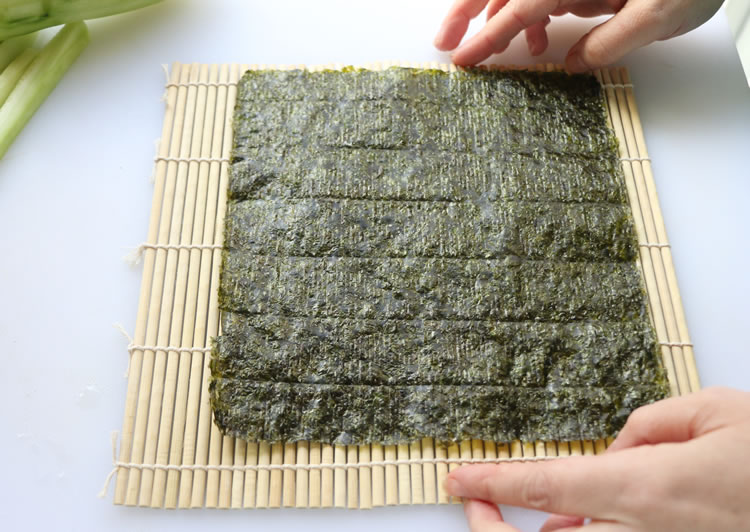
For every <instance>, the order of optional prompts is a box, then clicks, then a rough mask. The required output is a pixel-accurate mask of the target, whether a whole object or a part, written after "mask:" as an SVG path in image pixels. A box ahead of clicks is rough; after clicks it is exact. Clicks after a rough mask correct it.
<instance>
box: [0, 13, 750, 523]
mask: <svg viewBox="0 0 750 532" xmlns="http://www.w3.org/2000/svg"><path fill="white" fill-rule="evenodd" d="M449 3H450V1H449V0H441V1H429V0H425V1H405V0H402V1H382V0H381V1H378V2H352V1H321V0H317V1H315V2H309V1H303V0H298V1H287V2H270V1H268V2H249V1H243V0H234V1H229V0H223V1H211V2H207V1H205V0H204V1H201V0H182V1H177V0H171V1H167V2H165V3H164V4H162V5H160V6H157V7H154V8H149V9H148V10H147V11H142V12H140V13H132V14H127V15H124V16H121V17H117V18H111V19H106V20H101V21H95V22H92V23H91V24H90V28H91V34H92V43H91V45H90V47H89V48H88V49H87V50H86V51H85V52H84V53H83V55H82V56H81V58H80V59H79V61H78V62H77V63H76V64H75V65H74V66H73V68H72V70H71V71H70V72H69V73H68V74H67V75H66V77H65V78H64V79H63V81H62V82H61V83H60V85H59V87H58V88H57V89H56V90H55V91H54V93H53V94H52V95H51V97H50V98H49V99H48V100H47V102H45V103H44V105H43V106H42V108H41V109H40V110H39V112H38V113H37V115H36V116H35V117H34V118H33V119H32V121H31V122H30V123H29V125H28V126H27V127H26V129H25V130H24V131H23V133H22V134H21V136H20V137H19V138H18V139H17V141H16V143H15V144H14V146H12V148H11V150H10V151H9V152H8V154H7V156H6V157H5V159H4V160H3V161H1V162H0V228H2V232H0V249H2V253H3V256H2V259H0V302H2V305H0V353H2V355H1V356H2V358H1V360H2V364H3V370H2V372H0V457H2V458H1V459H2V464H3V468H2V474H0V479H2V480H1V481H0V523H2V524H1V525H0V527H2V528H3V529H4V530H17V529H20V528H21V527H23V528H24V529H29V530H43V529H45V528H49V529H55V530H151V529H159V530H179V531H181V532H187V531H190V530H205V529H207V528H208V527H211V529H228V528H229V527H242V529H257V530H326V531H330V532H333V531H336V530H342V531H343V530H346V531H351V530H358V531H362V532H364V531H367V530H392V531H394V532H395V531H397V530H404V531H410V532H411V531H414V530H417V529H420V528H424V529H428V530H435V531H438V530H441V531H442V530H464V529H465V528H466V525H465V523H464V520H463V515H462V511H461V508H460V507H458V506H449V507H393V508H384V509H376V510H373V511H369V512H354V511H342V510H310V511H304V510H259V511H254V510H248V511H232V512H229V511H215V510H214V511H211V510H193V511H164V510H148V509H139V508H123V507H115V506H113V505H112V503H111V490H110V494H109V498H108V500H101V499H97V498H96V493H97V492H98V491H99V489H100V487H101V485H102V482H103V481H104V478H105V476H106V475H107V473H108V472H109V471H110V469H111V449H110V436H109V435H110V431H111V430H113V429H119V427H120V424H121V422H122V413H123V407H124V402H125V389H126V381H125V379H124V378H123V372H124V371H125V368H126V365H127V353H126V350H125V348H126V344H127V340H126V339H125V338H124V337H122V336H121V334H120V333H119V332H118V331H117V330H116V329H115V328H114V327H113V324H114V323H115V322H119V323H121V324H122V325H123V326H124V327H125V328H126V329H127V330H130V331H132V330H133V328H134V323H135V313H136V304H137V298H138V291H139V286H140V278H141V272H140V270H139V269H133V268H131V267H129V266H128V265H127V264H126V263H125V262H124V261H123V260H122V257H123V256H124V255H125V254H126V253H127V252H128V251H129V250H130V249H132V248H133V247H135V246H137V245H138V244H139V243H140V242H142V241H143V239H144V238H145V235H146V230H147V223H148V215H149V210H150V208H151V195H152V185H151V184H150V181H149V176H150V174H151V170H152V164H153V157H154V153H155V146H154V140H155V139H156V138H157V137H158V136H159V134H160V131H161V124H162V119H163V111H164V108H163V103H162V102H161V101H160V98H161V96H162V92H163V86H164V83H165V78H164V73H163V71H162V68H161V66H160V65H161V64H164V63H171V62H173V61H183V62H216V63H224V62H232V61H236V62H248V63H269V64H270V63H277V64H283V63H294V64H299V63H307V64H319V63H329V62H341V63H345V64H362V63H365V62H368V61H377V60H387V59H404V60H411V61H434V60H437V61H447V60H448V56H447V55H445V54H442V53H440V52H438V51H436V50H435V49H434V48H433V47H432V44H431V43H432V38H433V36H434V33H435V31H436V30H437V28H438V25H439V22H440V20H441V18H442V16H443V14H444V12H445V11H446V10H447V8H448V5H449ZM590 25H591V22H586V21H577V20H573V19H567V18H566V19H563V20H560V21H556V22H555V23H553V25H552V26H550V33H551V36H550V40H551V47H550V48H551V50H550V51H549V52H548V53H547V54H546V55H545V56H543V57H542V60H543V61H545V62H560V61H562V59H563V58H564V53H565V52H564V51H565V49H567V47H568V46H569V45H571V44H572V43H573V42H574V41H575V40H576V38H577V35H579V34H580V33H581V32H582V31H583V30H584V29H585V28H587V27H589V26H590ZM476 27H477V26H476V25H475V26H474V29H476ZM497 61H498V62H505V63H509V64H510V63H516V64H525V63H528V62H530V61H529V58H528V57H527V56H526V54H525V52H524V49H523V45H522V43H521V42H516V43H515V44H514V45H513V46H512V47H511V48H510V50H509V51H508V52H506V54H505V55H504V56H501V57H500V58H499V59H497ZM532 62H533V61H532ZM623 64H626V65H627V66H628V67H630V70H631V73H632V77H633V81H634V83H635V87H636V88H635V91H636V99H637V101H638V104H639V107H640V113H641V117H642V120H643V127H644V129H645V133H646V138H647V142H648V147H649V151H650V154H651V157H652V159H653V168H654V174H655V176H656V184H657V189H658V191H659V193H660V197H661V205H662V208H663V211H664V216H665V220H666V226H667V230H668V232H669V236H670V239H671V242H672V245H673V251H674V260H675V264H676V270H677V275H678V278H679V283H680V287H681V290H682V296H683V299H684V302H685V309H686V312H687V319H688V324H689V326H690V331H691V334H692V339H693V342H694V343H695V345H696V353H697V360H698V367H699V371H700V374H701V377H702V379H703V383H704V385H729V386H734V387H739V388H743V389H746V390H748V389H750V348H749V347H748V345H749V344H748V341H747V332H748V325H750V319H748V311H747V306H748V302H749V301H750V281H748V275H747V271H748V264H749V263H750V252H749V251H748V243H750V239H749V238H748V236H747V232H748V230H749V229H750V206H748V199H749V198H750V170H749V168H750V166H749V165H748V152H750V89H749V88H748V86H747V83H746V81H745V79H744V76H743V74H742V70H741V67H740V63H739V60H738V58H737V53H736V50H735V49H734V48H733V45H732V42H731V38H730V34H729V30H728V26H727V23H726V19H725V17H724V14H723V13H720V14H719V15H717V16H716V17H714V19H712V20H711V21H710V22H709V23H708V24H706V25H704V26H703V27H702V28H700V29H699V30H697V31H695V32H693V33H691V34H689V35H687V36H684V37H681V38H678V39H674V40H672V41H667V42H664V43H657V44H654V45H652V46H649V47H647V48H645V49H642V50H639V51H637V52H634V53H633V54H631V55H630V56H629V57H628V58H626V60H625V61H624V63H623ZM506 517H509V518H510V520H511V521H513V522H515V523H516V524H517V525H519V526H520V527H521V528H522V529H523V530H535V529H537V528H538V526H539V524H540V523H541V521H542V516H541V514H537V513H533V512H528V511H524V510H513V509H511V510H508V511H507V512H506Z"/></svg>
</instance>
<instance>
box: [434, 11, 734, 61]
mask: <svg viewBox="0 0 750 532" xmlns="http://www.w3.org/2000/svg"><path fill="white" fill-rule="evenodd" d="M722 1H723V0H455V3H454V4H453V7H451V9H450V11H449V12H448V15H447V16H446V17H445V19H444V20H443V24H442V26H441V28H440V31H439V32H438V34H437V37H435V46H436V47H437V48H438V49H439V50H443V51H448V50H453V49H454V48H456V46H458V44H459V43H460V42H461V39H462V38H463V36H464V34H465V33H466V30H467V29H468V27H469V22H470V21H471V19H473V18H474V17H476V16H477V15H479V13H481V12H482V10H483V9H484V8H485V6H487V24H486V25H485V26H484V28H482V29H481V31H479V33H477V34H476V35H474V36H473V37H471V38H470V39H468V40H467V41H466V42H465V43H464V44H463V45H461V47H459V48H458V49H457V50H456V51H455V52H454V53H453V62H454V63H456V64H457V65H474V64H476V63H479V62H481V61H484V60H485V59H487V58H488V57H489V56H490V55H492V54H494V53H499V52H502V51H503V50H505V49H506V48H507V47H508V45H509V44H510V41H511V40H512V39H513V37H515V36H516V35H518V34H519V33H521V31H525V32H526V41H527V43H528V47H529V52H530V53H531V55H535V56H536V55H539V54H541V53H542V52H544V50H546V49H547V45H548V40H547V30H546V26H547V24H548V23H549V21H550V16H559V15H564V14H566V13H572V14H574V15H577V16H579V17H595V16H599V15H607V14H614V16H613V17H611V18H610V19H609V20H607V21H606V22H604V23H603V24H600V25H599V26H596V27H595V28H593V29H592V30H591V31H590V32H588V33H587V34H586V35H584V36H583V37H582V38H581V39H580V40H579V41H578V42H577V43H576V44H575V45H574V46H573V47H572V48H571V49H570V51H569V52H568V56H567V58H566V59H565V65H566V67H567V69H568V70H569V71H570V72H584V71H586V70H591V69H594V68H599V67H602V66H605V65H608V64H610V63H613V62H615V61H617V60H618V59H620V58H621V57H623V56H624V55H625V54H627V53H628V52H630V51H632V50H635V49H636V48H639V47H641V46H644V45H646V44H649V43H652V42H654V41H661V40H665V39H669V38H671V37H676V36H677V35H682V34H683V33H687V32H688V31H690V30H693V29H695V28H697V27H698V26H700V25H701V24H703V23H704V22H706V21H707V20H708V19H709V18H711V16H713V14H714V13H716V11H717V10H718V9H719V6H720V5H721V3H722Z"/></svg>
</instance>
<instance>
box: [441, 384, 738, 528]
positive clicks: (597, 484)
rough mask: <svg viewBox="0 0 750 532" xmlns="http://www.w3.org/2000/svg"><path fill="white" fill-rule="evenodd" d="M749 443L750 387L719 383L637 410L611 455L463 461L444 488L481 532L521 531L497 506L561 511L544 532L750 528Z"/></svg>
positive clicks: (614, 445)
mask: <svg viewBox="0 0 750 532" xmlns="http://www.w3.org/2000/svg"><path fill="white" fill-rule="evenodd" d="M748 450H750V393H747V392H740V391H736V390H730V389H725V388H710V389H707V390H704V391H702V392H699V393H695V394H691V395H687V396H683V397H677V398H672V399H665V400H663V401H659V402H657V403H654V404H652V405H648V406H644V407H641V408H639V409H637V410H635V411H634V412H633V413H632V414H631V415H630V417H629V418H628V421H627V423H626V424H625V426H624V427H623V429H622V431H620V434H619V436H617V439H616V440H615V441H614V442H613V443H612V445H610V447H609V449H608V450H607V452H606V453H604V454H602V455H598V456H580V457H571V458H564V459H560V460H550V461H546V462H535V463H526V464H522V463H517V462H516V463H506V464H497V465H489V464H487V465H469V466H463V467H460V468H458V469H456V470H455V471H453V472H452V473H451V474H450V475H448V478H447V479H446V482H445V489H446V491H447V492H448V493H450V494H451V495H455V496H460V497H465V498H467V499H472V500H467V501H466V503H465V506H464V509H465V512H466V516H467V518H468V521H469V527H470V528H471V530H472V532H489V531H494V532H503V531H507V532H511V531H515V530H516V529H515V528H513V527H512V526H510V525H508V524H506V523H504V522H503V519H502V515H501V514H500V511H499V510H498V508H497V506H496V505H495V504H509V505H512V506H522V507H525V508H532V509H536V510H543V511H547V512H552V513H554V514H556V515H552V516H551V517H550V518H549V519H548V520H547V522H546V523H545V524H544V526H543V527H542V529H541V530H542V532H550V531H553V530H556V531H558V532H562V531H563V530H564V531H566V532H567V531H573V530H586V531H589V530H590V531H592V532H593V531H621V532H624V531H659V532H664V531H669V530H679V531H684V530H690V531H693V532H701V531H717V530H732V531H735V532H736V531H743V530H745V531H748V530H750V494H749V493H748V490H747V487H748V486H750V466H749V465H748V463H747V461H746V457H747V453H748ZM484 501H491V502H484ZM584 517H589V518H591V519H592V521H591V523H590V524H586V525H584V524H583V523H584Z"/></svg>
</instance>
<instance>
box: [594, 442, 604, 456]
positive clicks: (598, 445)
mask: <svg viewBox="0 0 750 532" xmlns="http://www.w3.org/2000/svg"><path fill="white" fill-rule="evenodd" d="M606 450H607V442H606V441H605V440H604V439H599V440H596V441H594V453H595V454H603V453H604V452H605V451H606Z"/></svg>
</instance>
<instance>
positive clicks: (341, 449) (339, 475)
mask: <svg viewBox="0 0 750 532" xmlns="http://www.w3.org/2000/svg"><path fill="white" fill-rule="evenodd" d="M338 69H340V67H338ZM333 458H334V463H336V464H345V463H346V446H344V445H334V446H333ZM346 474H347V471H346V469H343V468H340V467H337V468H336V470H335V471H334V472H333V505H334V506H335V507H336V508H345V507H346Z"/></svg>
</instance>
